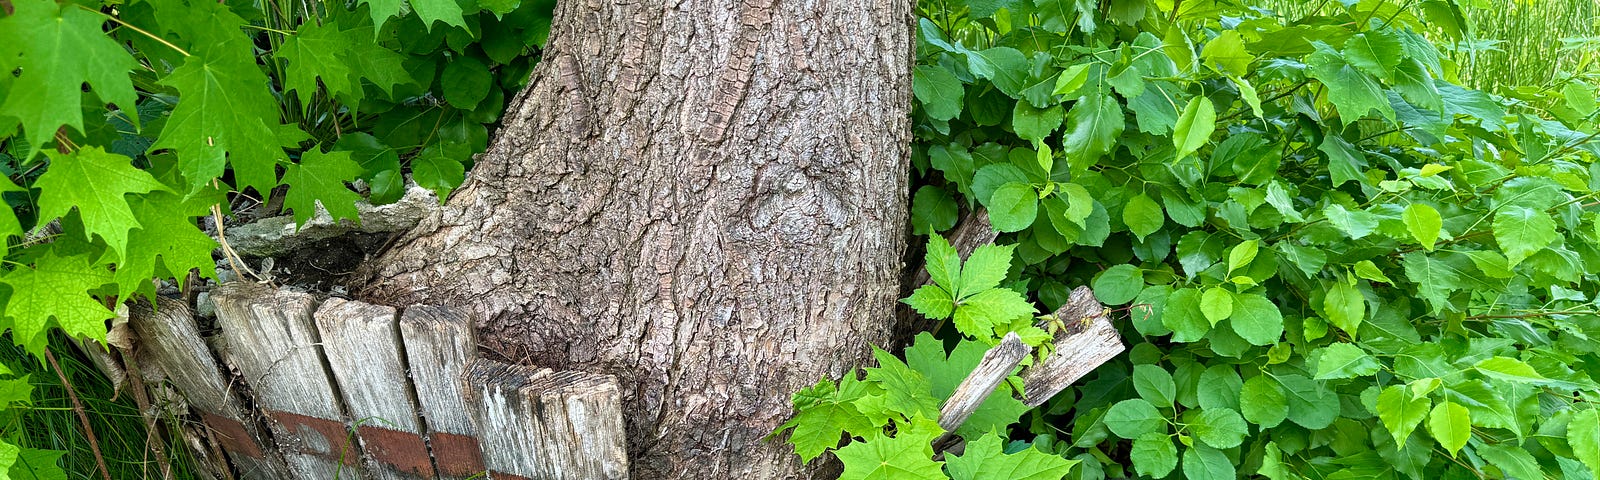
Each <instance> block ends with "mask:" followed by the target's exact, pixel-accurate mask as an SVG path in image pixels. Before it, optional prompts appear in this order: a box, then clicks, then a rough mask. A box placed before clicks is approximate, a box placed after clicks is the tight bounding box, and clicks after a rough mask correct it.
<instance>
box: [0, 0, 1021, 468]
mask: <svg viewBox="0 0 1600 480" xmlns="http://www.w3.org/2000/svg"><path fill="white" fill-rule="evenodd" d="M552 6H553V2H551V1H549V0H527V1H519V0H511V1H496V2H480V3H477V4H472V3H467V4H458V3H457V2H455V1H453V0H426V1H424V0H417V1H413V2H411V4H410V8H405V7H404V6H403V5H401V3H400V1H399V0H383V1H377V2H360V3H354V2H352V3H319V2H311V3H304V2H301V3H295V2H281V1H277V0H267V1H263V2H243V3H241V2H201V1H193V0H130V1H115V2H100V1H97V0H91V1H86V2H67V3H57V2H52V1H46V0H14V1H10V2H5V7H6V8H5V9H0V72H5V74H4V75H0V172H3V173H5V176H4V177H3V178H4V180H3V181H0V195H3V198H4V201H5V202H6V203H7V204H8V205H9V206H10V208H9V209H6V212H7V213H5V214H3V215H0V236H3V237H6V238H9V237H19V238H20V237H24V236H28V235H30V234H34V233H35V232H43V231H45V229H44V228H43V227H45V226H46V225H51V224H54V225H58V226H59V232H60V233H59V234H56V235H42V234H38V235H33V236H32V237H31V238H29V239H28V241H27V242H16V241H10V242H7V245H8V247H7V248H6V249H5V251H4V260H5V262H4V265H3V266H0V284H3V285H4V286H5V288H0V312H3V315H0V331H9V333H10V338H11V341H13V342H15V343H16V344H17V345H19V346H21V347H23V349H24V350H25V351H28V352H31V353H33V354H34V355H41V354H42V353H43V352H44V351H45V348H46V339H47V338H49V336H50V333H49V332H52V331H60V332H62V333H65V334H66V335H69V336H72V337H74V338H87V339H93V340H100V341H103V340H104V339H105V335H106V332H107V325H106V321H107V320H108V319H111V318H112V317H113V316H114V314H113V310H114V308H113V307H115V306H116V304H118V303H121V302H123V301H126V300H128V299H129V298H130V297H131V296H132V295H135V294H143V295H147V296H148V295H154V293H155V285H156V283H155V282H153V281H152V280H164V281H168V282H173V283H176V284H177V285H179V286H180V287H181V286H183V283H184V282H185V281H186V279H187V278H188V276H189V273H190V272H191V271H196V270H197V271H198V272H199V274H200V275H202V276H204V277H214V276H215V265H216V263H215V260H214V258H213V256H212V254H213V249H214V247H216V246H217V244H216V242H215V241H213V240H212V238H211V236H210V235H208V234H207V232H204V231H202V230H201V229H200V227H199V222H198V218H199V217H203V216H208V215H211V216H216V217H220V216H221V215H222V212H224V211H228V210H231V209H232V208H233V207H235V206H240V205H245V204H246V202H260V203H267V202H268V199H269V197H275V198H277V199H281V200H282V204H283V205H284V206H285V207H286V208H287V209H289V210H292V211H293V215H294V218H295V220H296V222H298V223H302V224H303V223H304V222H305V221H307V219H309V218H311V216H312V215H313V214H314V213H315V212H316V211H317V210H318V209H319V208H320V209H324V210H326V211H327V212H328V213H329V214H330V215H331V216H332V217H333V218H335V219H350V220H356V221H359V219H357V218H356V216H357V214H356V212H357V210H356V206H355V204H356V202H358V201H362V200H366V201H370V202H372V203H379V204H381V203H388V202H393V201H396V200H398V199H399V198H400V196H401V194H402V193H403V190H404V185H405V175H406V174H407V172H410V173H411V175H412V176H413V178H414V180H415V182H416V183H417V184H418V185H421V186H423V187H425V188H429V189H432V190H434V191H435V192H437V193H438V194H439V196H440V197H441V198H443V197H444V196H445V195H447V194H448V193H449V192H450V191H451V190H452V189H454V188H455V187H456V186H458V185H460V184H461V182H462V181H463V180H464V176H465V175H464V172H465V170H466V168H467V166H468V165H469V164H470V162H471V157H472V155H473V154H474V153H477V152H481V151H483V150H484V149H485V148H486V147H487V139H488V135H489V129H490V128H492V127H494V125H495V123H496V122H497V119H498V117H499V115H500V113H501V111H502V110H503V109H504V108H505V106H506V102H507V100H508V99H509V98H511V94H512V93H514V92H515V91H516V90H517V89H519V88H520V87H521V85H522V84H523V82H525V81H526V79H527V76H528V73H529V71H530V69H531V68H532V65H533V64H534V63H535V62H536V61H537V58H538V57H537V55H536V54H537V52H538V50H539V48H540V47H542V45H543V43H544V37H545V35H546V34H547V33H548V31H549V26H550V13H551V8H552ZM436 23H438V24H442V25H435V24H436ZM217 220H219V221H220V220H221V219H220V218H218V219H217ZM1019 298H1020V297H1019ZM35 361H37V360H35ZM4 382H7V381H5V380H0V398H11V397H10V396H9V395H10V394H15V393H17V392H19V390H16V389H11V388H9V387H6V386H5V385H10V383H4ZM23 393H25V392H23ZM21 398H24V399H25V398H26V396H25V395H24V396H23V397H21ZM7 405H9V403H6V404H0V414H6V413H7V412H8V411H7V410H6V406H7ZM12 428H13V425H0V472H4V471H6V470H5V469H7V468H15V467H13V465H19V464H22V463H23V462H24V461H25V460H27V461H33V462H35V463H38V462H40V461H44V463H38V468H41V469H43V468H46V467H47V465H46V464H52V465H53V464H54V463H55V457H59V456H60V453H59V452H57V453H54V454H51V453H49V452H46V451H43V450H37V451H36V450H33V449H22V450H18V449H17V448H15V446H14V445H15V443H14V441H13V440H12V439H11V438H10V437H8V436H6V435H5V434H6V433H7V432H10V431H12V430H11V429H12ZM7 442H12V443H7ZM19 452H20V453H19ZM40 452H44V453H40ZM50 455H55V456H50ZM141 455H142V453H141ZM68 458H69V460H66V461H67V462H69V463H70V458H71V457H68ZM46 460H47V461H46ZM41 471H43V470H41ZM4 476H5V475H3V474H0V477H4Z"/></svg>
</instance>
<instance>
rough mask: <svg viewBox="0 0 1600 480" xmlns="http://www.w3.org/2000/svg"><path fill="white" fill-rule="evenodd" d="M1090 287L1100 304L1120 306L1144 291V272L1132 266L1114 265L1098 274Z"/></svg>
mask: <svg viewBox="0 0 1600 480" xmlns="http://www.w3.org/2000/svg"><path fill="white" fill-rule="evenodd" d="M1090 285H1091V286H1092V287H1093V288H1094V296H1095V298H1097V299H1099V300H1100V303H1104V304H1107V305H1121V304H1124V303H1128V302H1130V301H1133V298H1134V297H1137V296H1139V292H1140V291H1141V290H1144V272H1143V271H1142V270H1140V269H1139V267H1137V266H1134V265H1129V264H1121V265H1115V266H1112V267H1111V268H1108V269H1106V270H1105V271H1104V272H1100V276H1098V277H1095V278H1094V281H1093V282H1090Z"/></svg>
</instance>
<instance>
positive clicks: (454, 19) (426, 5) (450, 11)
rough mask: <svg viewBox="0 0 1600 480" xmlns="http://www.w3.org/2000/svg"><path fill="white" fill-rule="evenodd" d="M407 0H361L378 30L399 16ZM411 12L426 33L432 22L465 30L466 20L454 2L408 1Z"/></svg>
mask: <svg viewBox="0 0 1600 480" xmlns="http://www.w3.org/2000/svg"><path fill="white" fill-rule="evenodd" d="M405 1H407V0H361V1H360V3H364V4H366V5H367V8H368V9H370V11H371V14H372V23H373V24H374V25H377V26H378V28H383V22H384V21H386V20H388V19H390V18H394V17H397V16H400V7H401V5H402V4H403V3H402V2H405ZM409 2H410V3H411V10H412V11H413V12H416V14H417V18H418V19H421V20H422V25H423V27H424V28H426V29H428V31H432V30H433V22H444V23H445V25H455V26H457V27H461V28H463V29H464V28H467V20H466V18H465V17H462V16H461V13H462V12H461V6H460V5H457V4H456V1H455V0H409Z"/></svg>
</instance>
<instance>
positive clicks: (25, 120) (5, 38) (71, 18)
mask: <svg viewBox="0 0 1600 480" xmlns="http://www.w3.org/2000/svg"><path fill="white" fill-rule="evenodd" d="M11 5H12V7H13V8H14V9H15V10H14V11H13V12H12V13H11V14H10V15H9V16H6V17H4V18H0V45H5V46H4V47H0V52H6V51H7V50H11V51H12V52H15V54H16V55H17V57H16V58H14V59H6V60H0V65H7V66H6V67H5V70H6V72H5V75H6V76H7V77H11V76H12V75H15V78H11V79H10V80H11V82H12V85H11V94H10V95H6V96H5V99H4V102H3V103H0V117H6V116H9V117H14V118H16V119H17V120H18V121H20V122H21V123H22V130H23V132H24V133H25V134H26V136H27V137H26V138H27V140H28V143H27V151H26V153H25V154H24V155H23V157H22V159H23V160H29V159H32V158H33V156H34V155H35V154H37V153H39V151H40V150H41V149H43V148H45V147H47V146H51V145H54V143H55V142H54V141H52V138H54V137H55V135H56V131H57V130H58V129H60V128H61V127H62V126H63V125H65V126H70V127H72V128H73V129H76V130H77V131H79V132H85V130H84V125H83V112H84V109H83V108H80V106H81V105H83V96H84V88H83V85H84V84H86V83H87V84H88V85H89V87H90V89H91V91H93V92H94V93H95V96H96V97H98V98H99V99H100V104H101V105H104V104H106V103H113V104H116V105H117V107H118V108H120V109H123V110H127V111H132V110H133V109H134V103H135V101H136V100H137V99H138V97H137V96H136V95H135V93H134V90H133V81H132V79H131V78H129V75H128V74H129V72H132V71H134V70H136V69H138V68H139V64H138V62H136V61H134V59H133V56H132V55H129V52H128V50H127V49H125V48H123V47H122V45H119V44H118V43H117V42H116V41H115V40H112V39H111V38H110V37H108V36H106V33H105V30H104V28H103V25H104V24H105V23H106V19H107V17H106V16H105V15H104V14H102V13H100V12H98V11H94V10H91V9H89V8H79V6H78V5H77V4H75V3H56V2H52V1H48V0H13V1H12V2H11ZM8 53H10V52H8ZM11 61H15V64H14V65H13V64H11V63H9V62H11ZM13 69H15V71H13ZM0 93H4V90H0ZM96 110H99V109H98V108H97V109H96ZM129 120H130V121H132V122H134V123H135V124H137V123H138V118H137V116H132V117H130V118H129ZM6 133H9V132H6Z"/></svg>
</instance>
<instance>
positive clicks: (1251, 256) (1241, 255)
mask: <svg viewBox="0 0 1600 480" xmlns="http://www.w3.org/2000/svg"><path fill="white" fill-rule="evenodd" d="M1260 251H1261V241H1260V240H1255V239H1251V240H1245V241H1243V242H1239V244H1238V245H1234V246H1233V249H1231V250H1229V251H1228V273H1230V274H1231V273H1233V272H1235V271H1237V270H1239V269H1240V268H1244V267H1246V266H1248V265H1250V262H1254V261H1255V260H1256V255H1257V254H1258V253H1259V252H1260Z"/></svg>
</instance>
